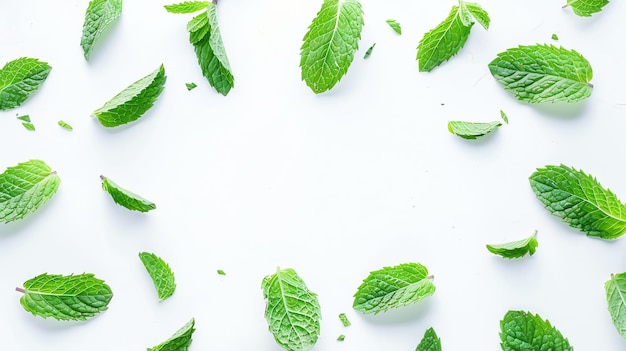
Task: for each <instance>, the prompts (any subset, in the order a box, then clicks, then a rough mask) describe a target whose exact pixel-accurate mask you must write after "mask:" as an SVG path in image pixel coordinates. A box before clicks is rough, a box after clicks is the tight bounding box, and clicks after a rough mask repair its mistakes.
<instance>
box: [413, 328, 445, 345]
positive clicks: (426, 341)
mask: <svg viewBox="0 0 626 351" xmlns="http://www.w3.org/2000/svg"><path fill="white" fill-rule="evenodd" d="M415 351H441V339H439V337H438V336H437V333H435V329H433V328H432V327H431V328H428V329H426V332H424V337H423V338H422V341H420V343H419V344H418V345H417V347H416V348H415Z"/></svg>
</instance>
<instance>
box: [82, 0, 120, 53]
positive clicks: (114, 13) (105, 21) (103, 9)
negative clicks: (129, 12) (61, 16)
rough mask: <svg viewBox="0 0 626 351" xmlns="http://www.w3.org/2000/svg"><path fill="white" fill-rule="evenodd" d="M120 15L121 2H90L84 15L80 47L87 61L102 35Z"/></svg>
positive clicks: (102, 0)
mask: <svg viewBox="0 0 626 351" xmlns="http://www.w3.org/2000/svg"><path fill="white" fill-rule="evenodd" d="M121 15H122V0H91V1H90V2H89V6H88V7H87V11H86V13H85V22H84V23H83V35H82V37H81V38H80V46H81V47H82V48H83V55H84V56H85V60H87V61H89V57H90V56H91V52H92V50H93V48H94V47H95V46H96V45H97V43H98V41H100V39H101V38H102V36H103V35H104V33H105V32H106V31H107V30H108V29H109V28H110V27H111V25H112V24H113V23H114V22H115V21H116V20H117V19H118V18H119V17H120V16H121Z"/></svg>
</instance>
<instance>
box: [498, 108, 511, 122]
mask: <svg viewBox="0 0 626 351" xmlns="http://www.w3.org/2000/svg"><path fill="white" fill-rule="evenodd" d="M500 117H501V118H502V120H503V121H504V123H506V124H509V117H508V116H507V115H506V113H504V111H502V110H500Z"/></svg>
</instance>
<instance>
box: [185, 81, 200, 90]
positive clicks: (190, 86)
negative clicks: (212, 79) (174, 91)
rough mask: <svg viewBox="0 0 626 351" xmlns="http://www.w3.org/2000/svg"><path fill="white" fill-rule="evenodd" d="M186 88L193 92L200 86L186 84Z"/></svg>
mask: <svg viewBox="0 0 626 351" xmlns="http://www.w3.org/2000/svg"><path fill="white" fill-rule="evenodd" d="M185 86H186V87H187V90H193V89H195V88H196V87H197V86H198V85H196V83H193V82H192V83H185Z"/></svg>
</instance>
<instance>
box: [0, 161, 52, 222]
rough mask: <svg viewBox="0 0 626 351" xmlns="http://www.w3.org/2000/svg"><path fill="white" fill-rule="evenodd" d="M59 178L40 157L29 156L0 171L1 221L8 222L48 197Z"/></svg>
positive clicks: (43, 201)
mask: <svg viewBox="0 0 626 351" xmlns="http://www.w3.org/2000/svg"><path fill="white" fill-rule="evenodd" d="M60 183H61V179H60V178H59V176H58V175H57V174H56V172H53V171H52V169H50V167H49V166H48V165H47V164H46V163H45V162H43V161H40V160H30V161H27V162H23V163H19V164H18V165H17V166H15V167H9V168H7V169H6V171H4V173H2V174H0V221H1V222H5V223H9V222H12V221H14V220H17V219H22V218H24V217H25V216H26V215H27V214H29V213H32V212H35V211H36V210H37V209H38V208H39V207H41V206H42V205H43V204H44V203H46V201H48V200H50V198H52V196H53V195H54V194H55V193H56V191H57V189H58V188H59V184H60Z"/></svg>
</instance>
